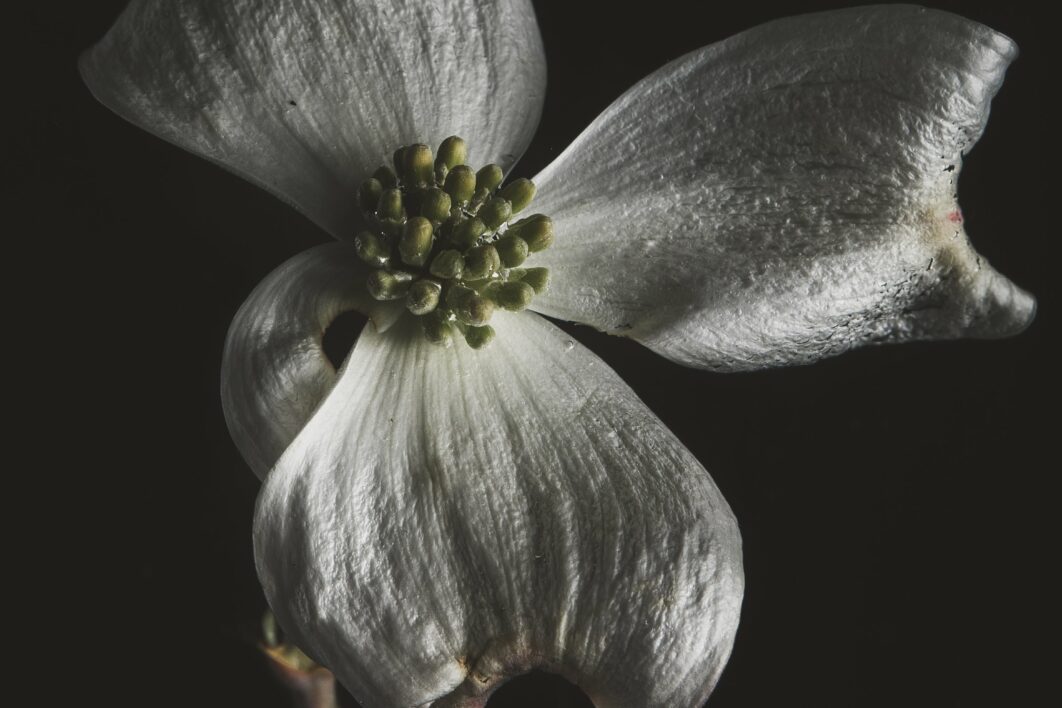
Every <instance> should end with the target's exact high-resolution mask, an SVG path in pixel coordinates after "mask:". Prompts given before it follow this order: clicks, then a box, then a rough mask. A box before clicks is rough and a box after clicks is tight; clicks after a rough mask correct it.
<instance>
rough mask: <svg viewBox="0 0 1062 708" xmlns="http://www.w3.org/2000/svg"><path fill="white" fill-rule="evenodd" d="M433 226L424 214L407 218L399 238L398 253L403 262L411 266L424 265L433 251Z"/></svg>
mask: <svg viewBox="0 0 1062 708" xmlns="http://www.w3.org/2000/svg"><path fill="white" fill-rule="evenodd" d="M431 239H432V226H431V222H430V221H428V220H427V219H425V218H424V217H423V216H414V217H411V218H410V219H407V220H406V225H405V227H404V228H403V229H402V237H401V238H400V239H398V254H399V255H400V256H402V262H403V263H406V264H408V265H411V266H422V265H424V262H425V261H427V260H428V254H429V253H431Z"/></svg>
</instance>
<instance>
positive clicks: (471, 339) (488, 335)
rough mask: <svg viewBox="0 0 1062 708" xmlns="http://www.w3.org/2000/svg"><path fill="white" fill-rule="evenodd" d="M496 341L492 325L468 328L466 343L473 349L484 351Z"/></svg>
mask: <svg viewBox="0 0 1062 708" xmlns="http://www.w3.org/2000/svg"><path fill="white" fill-rule="evenodd" d="M493 340H494V328H493V327H491V326H490V325H483V326H482V327H466V328H465V342H467V343H468V346H470V347H472V348H473V349H482V348H483V347H485V346H487V345H488V344H490V343H491V342H492V341H493Z"/></svg>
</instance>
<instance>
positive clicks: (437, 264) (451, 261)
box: [429, 249, 465, 280]
mask: <svg viewBox="0 0 1062 708" xmlns="http://www.w3.org/2000/svg"><path fill="white" fill-rule="evenodd" d="M464 270H465V259H464V257H463V256H462V255H461V253H460V251H455V250H453V249H447V250H445V251H440V252H439V255H437V256H435V260H433V261H432V262H431V268H429V271H430V272H431V274H432V275H434V276H435V277H436V278H443V279H444V280H451V279H453V280H457V279H459V278H460V277H461V275H462V274H463V273H464Z"/></svg>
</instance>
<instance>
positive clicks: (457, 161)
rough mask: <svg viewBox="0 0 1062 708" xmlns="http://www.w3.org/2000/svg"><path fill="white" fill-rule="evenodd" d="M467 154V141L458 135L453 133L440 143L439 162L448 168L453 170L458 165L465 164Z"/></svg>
mask: <svg viewBox="0 0 1062 708" xmlns="http://www.w3.org/2000/svg"><path fill="white" fill-rule="evenodd" d="M467 155H468V145H467V144H466V143H465V141H464V140H462V139H461V138H459V137H457V136H456V135H451V136H450V137H448V138H447V139H446V140H443V141H442V144H441V145H439V159H438V162H442V163H443V164H444V165H446V168H447V169H450V170H452V169H453V168H454V167H456V166H457V165H462V164H464V162H465V157H466V156H467Z"/></svg>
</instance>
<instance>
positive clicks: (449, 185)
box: [354, 135, 553, 349]
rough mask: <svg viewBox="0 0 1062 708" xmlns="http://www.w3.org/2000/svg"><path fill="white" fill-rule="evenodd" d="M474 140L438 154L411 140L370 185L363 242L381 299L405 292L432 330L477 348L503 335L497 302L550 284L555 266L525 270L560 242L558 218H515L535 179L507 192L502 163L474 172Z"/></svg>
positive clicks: (511, 301)
mask: <svg viewBox="0 0 1062 708" xmlns="http://www.w3.org/2000/svg"><path fill="white" fill-rule="evenodd" d="M466 152H467V147H466V144H465V141H464V140H462V139H461V138H459V137H457V136H456V135H455V136H451V137H449V138H447V139H446V140H444V141H443V142H442V144H441V145H440V146H439V154H438V156H437V157H433V156H432V152H431V148H429V147H428V146H427V145H421V144H416V145H406V146H405V147H400V148H399V149H398V150H396V151H395V154H394V169H391V168H390V167H387V166H381V167H380V168H379V169H378V170H376V172H374V173H373V175H372V177H370V178H369V179H367V180H365V181H364V182H362V184H361V189H360V191H359V195H358V196H359V199H360V203H361V208H362V210H363V212H364V214H365V218H366V222H367V223H368V224H370V229H369V230H366V231H362V232H361V233H359V234H358V235H357V237H356V238H355V240H354V246H355V248H356V249H357V252H358V256H359V257H360V258H361V259H362V260H363V261H365V262H366V263H367V264H368V265H369V267H370V268H371V269H372V272H371V273H370V274H369V277H368V279H367V280H366V287H367V288H368V290H369V294H371V295H372V296H373V297H374V298H376V299H377V300H399V299H405V304H406V309H408V310H409V311H410V312H411V313H413V314H414V315H417V316H418V317H420V318H421V322H422V325H423V328H424V336H425V337H427V339H428V340H429V341H431V342H433V343H435V344H439V345H441V346H449V345H450V344H451V343H452V342H453V338H454V336H455V334H460V335H461V336H463V337H464V338H465V341H466V342H467V343H468V345H469V346H471V347H472V348H474V349H479V348H480V347H484V346H486V345H487V344H489V343H490V342H491V340H492V339H494V328H493V327H491V326H490V325H489V324H487V322H488V321H489V320H490V317H491V315H492V314H493V312H494V310H495V308H497V307H500V308H502V309H505V310H513V311H518V310H523V309H524V308H526V307H527V306H528V305H529V304H530V303H531V300H532V298H534V296H535V295H536V294H537V293H541V292H542V291H543V290H545V288H546V286H547V285H548V283H549V271H548V270H547V269H546V268H522V267H520V266H521V265H523V263H524V260H525V259H526V258H527V257H528V254H530V253H535V252H536V251H541V250H543V249H546V248H549V246H550V244H552V243H553V222H552V221H551V220H550V218H549V217H548V216H543V215H542V214H533V215H532V216H529V217H527V218H524V219H520V220H519V221H511V219H512V217H513V215H515V214H517V213H518V212H520V211H523V210H524V209H525V208H527V206H528V204H530V203H531V199H532V198H533V197H534V196H535V185H534V184H532V183H531V180H528V179H523V178H521V179H517V180H513V181H512V182H510V183H509V184H507V185H505V187H504V188H502V189H500V190H499V189H498V187H499V185H500V184H501V181H502V170H501V168H500V167H499V166H498V165H494V164H490V165H486V166H485V167H482V168H480V169H479V171H478V172H477V171H474V170H473V169H472V168H471V167H469V166H468V165H466V164H464V162H465V155H466Z"/></svg>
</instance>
